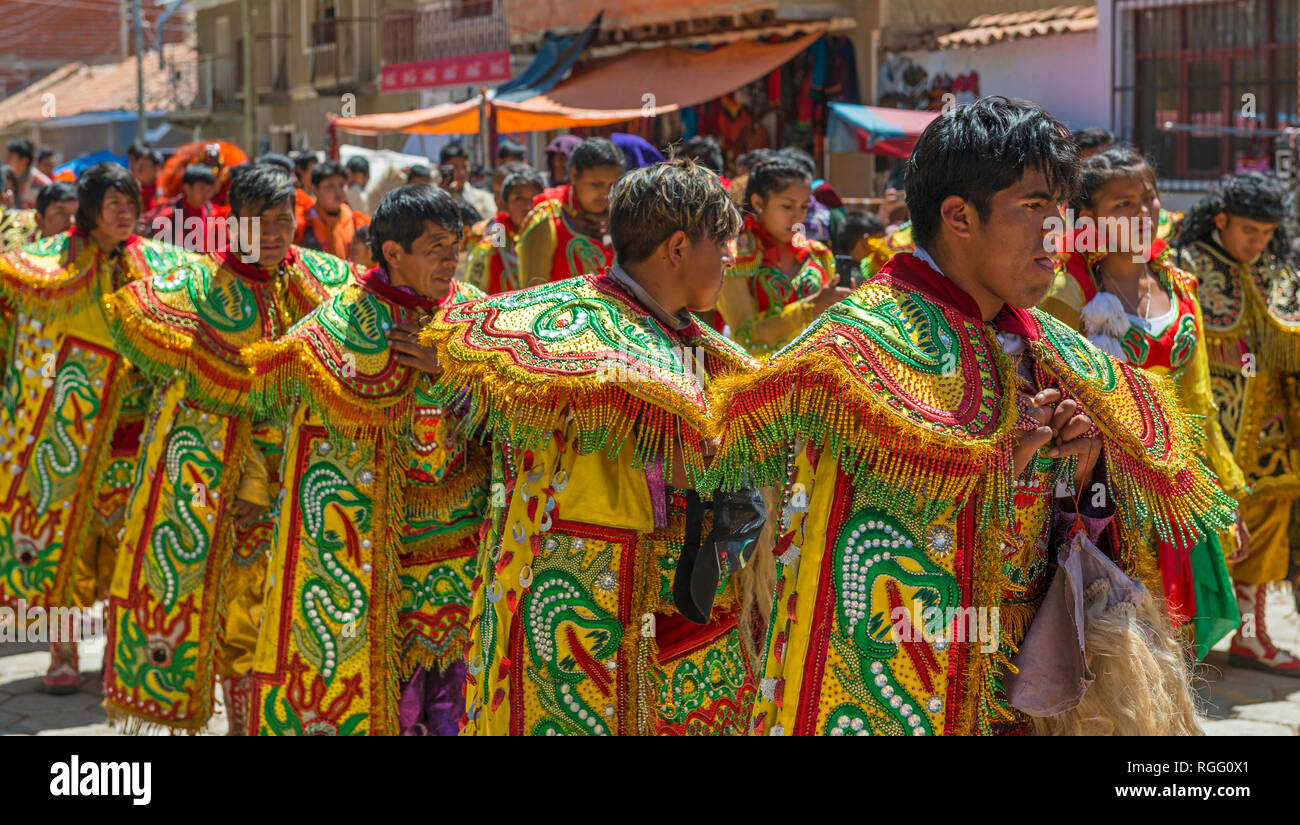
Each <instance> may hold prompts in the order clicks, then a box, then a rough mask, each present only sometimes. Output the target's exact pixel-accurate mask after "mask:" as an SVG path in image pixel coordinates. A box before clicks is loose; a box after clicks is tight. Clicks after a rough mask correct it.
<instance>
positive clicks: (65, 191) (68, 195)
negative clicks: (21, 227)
mask: <svg viewBox="0 0 1300 825" xmlns="http://www.w3.org/2000/svg"><path fill="white" fill-rule="evenodd" d="M76 199H77V187H75V186H73V185H72V184H71V183H69V182H68V181H66V180H56V181H54V182H53V183H49V184H46V185H45V186H42V187H41V191H40V192H37V193H36V213H37V214H38V215H44V214H45V210H46V209H49V208H50V204H52V203H61V202H63V201H75V200H76Z"/></svg>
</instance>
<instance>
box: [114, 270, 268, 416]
mask: <svg viewBox="0 0 1300 825" xmlns="http://www.w3.org/2000/svg"><path fill="white" fill-rule="evenodd" d="M103 307H104V315H105V317H106V318H107V319H108V322H109V328H110V331H111V332H112V334H113V341H114V343H115V344H116V347H117V350H118V352H120V353H121V354H122V355H124V356H126V358H127V359H128V360H129V361H130V362H131V363H132V364H134V365H135V366H136V367H138V368H139V369H140V371H141V372H143V373H145V374H146V375H148V376H149V377H150V378H151V379H153V380H154V381H155V382H157V381H161V380H165V379H167V378H171V377H178V378H183V379H184V381H185V389H186V396H187V398H189V399H191V400H193V401H196V402H199V403H201V404H203V405H204V406H207V407H209V408H210V409H211V411H212V412H216V413H221V414H223V415H232V416H235V415H243V414H245V413H247V412H249V403H248V402H249V397H248V396H249V390H250V389H251V386H252V374H251V373H250V372H249V371H248V369H247V368H246V367H244V366H243V365H239V366H236V365H233V364H230V363H228V362H226V361H223V360H221V359H220V358H216V357H214V356H213V355H211V354H210V353H208V352H207V351H206V350H204V349H203V348H202V347H200V346H199V345H198V342H197V341H196V340H195V339H194V337H193V336H192V335H189V334H186V333H183V332H181V331H178V330H176V329H173V328H171V327H168V326H165V325H162V324H158V323H155V322H153V321H151V320H149V319H148V318H147V317H146V316H145V315H144V314H143V313H142V312H140V311H139V310H138V309H137V307H136V306H135V301H134V300H133V299H132V298H131V297H128V295H127V294H126V292H125V291H119V292H115V293H113V294H112V295H106V296H104V298H103Z"/></svg>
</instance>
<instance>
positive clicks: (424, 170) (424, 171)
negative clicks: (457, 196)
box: [406, 163, 433, 180]
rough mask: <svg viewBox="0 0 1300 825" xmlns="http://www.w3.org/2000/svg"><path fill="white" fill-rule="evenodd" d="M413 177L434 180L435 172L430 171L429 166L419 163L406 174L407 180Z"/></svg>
mask: <svg viewBox="0 0 1300 825" xmlns="http://www.w3.org/2000/svg"><path fill="white" fill-rule="evenodd" d="M411 178H428V179H429V180H433V173H432V172H430V171H429V167H427V166H425V165H424V164H421V163H417V164H415V165H414V166H412V167H411V171H410V173H409V174H407V176H406V179H407V180H410V179H411Z"/></svg>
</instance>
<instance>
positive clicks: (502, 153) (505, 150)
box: [497, 140, 524, 160]
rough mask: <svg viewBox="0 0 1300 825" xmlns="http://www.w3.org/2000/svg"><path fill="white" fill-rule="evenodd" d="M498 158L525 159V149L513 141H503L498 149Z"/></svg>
mask: <svg viewBox="0 0 1300 825" xmlns="http://www.w3.org/2000/svg"><path fill="white" fill-rule="evenodd" d="M497 157H498V158H519V159H520V160H523V159H524V147H523V146H521V145H520V144H518V143H515V142H514V141H513V140H503V141H501V145H500V146H498V147H497Z"/></svg>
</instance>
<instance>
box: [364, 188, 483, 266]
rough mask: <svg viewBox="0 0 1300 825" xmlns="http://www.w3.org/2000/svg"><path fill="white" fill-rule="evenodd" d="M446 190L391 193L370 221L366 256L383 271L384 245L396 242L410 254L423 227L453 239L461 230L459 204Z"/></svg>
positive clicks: (403, 189) (398, 190) (399, 189)
mask: <svg viewBox="0 0 1300 825" xmlns="http://www.w3.org/2000/svg"><path fill="white" fill-rule="evenodd" d="M456 200H457V199H456V198H454V197H452V195H451V194H449V193H448V192H447V191H446V190H444V189H442V188H441V187H437V186H431V185H430V184H427V183H417V184H413V185H410V186H403V187H400V188H398V189H394V190H393V191H391V192H389V193H388V194H387V195H384V199H383V200H381V201H380V202H379V205H378V206H376V207H375V214H374V215H373V216H372V217H371V219H370V242H369V243H370V254H371V256H373V257H374V259H375V261H376V262H377V263H379V264H381V265H382V266H383V267H384V268H387V267H388V259H387V258H385V257H384V242H385V241H397V243H399V244H401V246H402V249H405V250H406V251H407V252H410V251H411V244H412V243H414V242H415V239H416V238H418V237H420V236H421V235H423V234H424V231H425V230H424V225H425V224H426V223H433V224H436V225H437V226H441V227H442V228H443V229H446V230H447V231H448V232H452V233H454V234H456V235H460V233H461V232H462V231H463V230H464V228H465V225H464V221H463V219H462V218H461V208H460V204H458V203H457V202H456Z"/></svg>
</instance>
